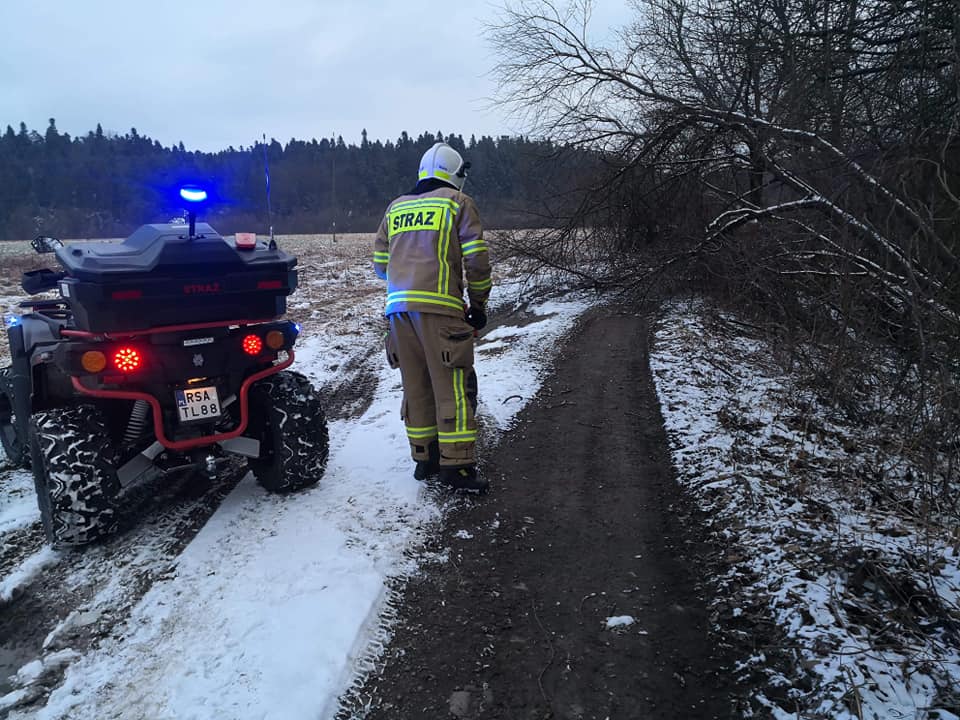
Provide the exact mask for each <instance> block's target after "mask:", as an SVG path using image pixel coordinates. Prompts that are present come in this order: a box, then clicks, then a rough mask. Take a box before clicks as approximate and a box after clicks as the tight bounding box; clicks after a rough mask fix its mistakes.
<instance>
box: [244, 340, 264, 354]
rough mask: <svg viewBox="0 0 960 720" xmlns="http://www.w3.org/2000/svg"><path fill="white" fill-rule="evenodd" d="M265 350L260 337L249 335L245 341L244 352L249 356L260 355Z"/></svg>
mask: <svg viewBox="0 0 960 720" xmlns="http://www.w3.org/2000/svg"><path fill="white" fill-rule="evenodd" d="M261 350H263V340H261V339H260V336H259V335H247V336H246V337H245V338H244V339H243V351H244V352H245V353H246V354H247V355H259V354H260V351H261Z"/></svg>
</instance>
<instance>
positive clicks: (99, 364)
mask: <svg viewBox="0 0 960 720" xmlns="http://www.w3.org/2000/svg"><path fill="white" fill-rule="evenodd" d="M80 364H81V365H82V366H83V369H84V370H86V371H87V372H88V373H98V372H101V371H102V370H103V369H104V368H105V367H106V366H107V356H106V355H104V354H103V353H102V352H100V351H99V350H87V352H85V353H84V354H83V355H81V356H80Z"/></svg>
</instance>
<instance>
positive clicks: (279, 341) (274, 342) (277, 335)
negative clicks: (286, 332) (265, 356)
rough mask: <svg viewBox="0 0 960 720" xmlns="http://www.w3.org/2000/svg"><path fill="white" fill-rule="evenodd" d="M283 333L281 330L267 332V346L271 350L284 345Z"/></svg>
mask: <svg viewBox="0 0 960 720" xmlns="http://www.w3.org/2000/svg"><path fill="white" fill-rule="evenodd" d="M283 342H284V338H283V333H282V332H280V331H279V330H271V331H270V332H268V333H267V347H268V348H270V349H271V350H279V349H280V348H282V347H283Z"/></svg>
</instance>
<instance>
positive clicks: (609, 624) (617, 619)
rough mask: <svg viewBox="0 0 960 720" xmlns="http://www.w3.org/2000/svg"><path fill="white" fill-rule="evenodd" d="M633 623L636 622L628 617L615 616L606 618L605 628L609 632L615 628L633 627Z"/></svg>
mask: <svg viewBox="0 0 960 720" xmlns="http://www.w3.org/2000/svg"><path fill="white" fill-rule="evenodd" d="M635 622H636V620H635V619H634V618H633V617H632V616H630V615H615V616H613V617H608V618H607V620H606V628H607V630H610V629H611V628H615V627H626V626H627V625H633V624H634V623H635Z"/></svg>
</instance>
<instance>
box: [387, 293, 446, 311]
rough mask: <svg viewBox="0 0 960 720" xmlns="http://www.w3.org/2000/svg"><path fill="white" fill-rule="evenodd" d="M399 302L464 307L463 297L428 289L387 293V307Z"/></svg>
mask: <svg viewBox="0 0 960 720" xmlns="http://www.w3.org/2000/svg"><path fill="white" fill-rule="evenodd" d="M398 302H418V303H428V304H431V305H444V306H446V307H452V308H456V309H457V310H462V309H463V300H462V299H461V298H455V297H451V296H450V295H441V294H440V293H432V292H429V291H426V290H396V291H394V292H392V293H388V294H387V307H389V306H390V305H392V304H393V303H398Z"/></svg>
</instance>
